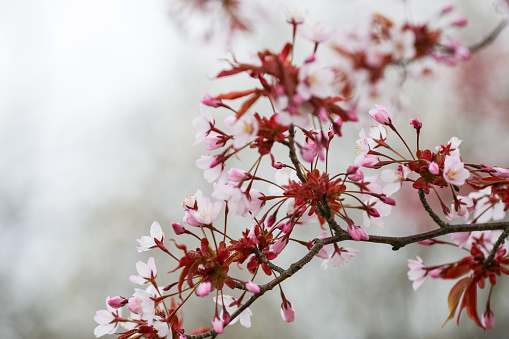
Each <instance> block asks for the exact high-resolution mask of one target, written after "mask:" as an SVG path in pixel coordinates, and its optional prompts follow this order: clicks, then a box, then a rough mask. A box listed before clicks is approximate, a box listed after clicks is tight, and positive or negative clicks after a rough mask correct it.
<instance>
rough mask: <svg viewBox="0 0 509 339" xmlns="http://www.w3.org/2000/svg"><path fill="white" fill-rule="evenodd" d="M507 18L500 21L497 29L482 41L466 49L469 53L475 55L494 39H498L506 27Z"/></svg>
mask: <svg viewBox="0 0 509 339" xmlns="http://www.w3.org/2000/svg"><path fill="white" fill-rule="evenodd" d="M507 23H508V21H507V18H506V19H504V20H502V21H501V22H500V23H499V24H498V26H497V27H495V29H494V30H493V31H492V32H491V33H490V34H489V35H488V36H486V37H485V38H484V39H483V40H481V41H479V42H478V43H476V44H474V45H472V46H470V47H468V49H469V50H470V53H475V52H478V51H480V50H481V49H483V48H485V47H487V46H488V45H489V44H491V43H492V42H493V41H495V39H496V38H497V37H498V35H499V34H500V33H501V32H502V31H503V30H504V28H505V26H507Z"/></svg>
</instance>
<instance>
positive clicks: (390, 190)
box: [380, 165, 412, 196]
mask: <svg viewBox="0 0 509 339" xmlns="http://www.w3.org/2000/svg"><path fill="white" fill-rule="evenodd" d="M411 172H412V171H411V170H410V169H409V168H408V167H406V166H401V165H400V166H398V169H397V170H396V171H395V170H391V169H388V170H383V171H382V172H381V173H380V178H381V179H382V180H383V181H385V182H387V183H388V184H387V185H385V186H384V188H383V190H382V192H383V194H385V195H387V196H391V195H393V194H394V193H396V192H397V191H399V189H400V188H401V185H402V184H403V182H404V181H405V180H406V178H407V177H408V175H409V174H410V173H411Z"/></svg>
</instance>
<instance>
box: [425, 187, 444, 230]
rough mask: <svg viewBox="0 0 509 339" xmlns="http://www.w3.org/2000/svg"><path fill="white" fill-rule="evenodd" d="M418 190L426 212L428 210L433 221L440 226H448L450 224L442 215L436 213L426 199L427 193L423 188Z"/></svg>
mask: <svg viewBox="0 0 509 339" xmlns="http://www.w3.org/2000/svg"><path fill="white" fill-rule="evenodd" d="M418 192H419V199H420V200H421V203H422V206H423V207H424V209H425V210H426V212H428V214H429V216H430V217H431V219H433V221H434V222H435V223H436V224H437V225H438V226H440V227H448V226H449V224H448V223H446V222H444V221H443V220H442V219H440V217H439V216H438V215H436V213H435V212H434V211H433V210H432V209H431V207H430V205H429V204H428V202H427V201H426V195H425V194H424V191H423V190H422V189H420V190H419V191H418Z"/></svg>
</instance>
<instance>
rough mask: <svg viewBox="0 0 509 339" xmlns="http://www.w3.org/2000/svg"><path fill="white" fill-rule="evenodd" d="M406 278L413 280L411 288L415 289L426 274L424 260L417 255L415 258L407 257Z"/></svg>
mask: <svg viewBox="0 0 509 339" xmlns="http://www.w3.org/2000/svg"><path fill="white" fill-rule="evenodd" d="M408 268H409V269H410V270H409V271H408V279H410V281H413V283H412V288H413V289H414V291H415V290H417V289H418V288H419V286H421V285H422V283H423V282H424V278H426V276H427V275H428V271H427V270H426V269H425V268H424V262H423V261H422V259H421V258H420V257H419V256H417V260H413V259H408Z"/></svg>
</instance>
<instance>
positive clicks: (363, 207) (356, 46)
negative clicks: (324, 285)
mask: <svg viewBox="0 0 509 339" xmlns="http://www.w3.org/2000/svg"><path fill="white" fill-rule="evenodd" d="M451 10H452V8H450V7H447V8H445V9H443V10H442V11H441V15H442V16H445V15H446V14H448V13H449V12H451ZM283 13H284V15H285V18H286V21H287V22H288V24H289V25H290V26H291V27H292V33H293V34H292V42H289V43H286V44H284V45H283V46H282V47H281V49H280V50H279V51H278V52H273V51H269V50H263V51H260V52H258V53H257V54H256V55H255V56H253V57H252V58H251V59H250V60H249V61H245V62H240V61H238V60H236V58H235V57H233V59H232V60H231V61H229V65H228V67H227V68H226V69H225V70H223V71H221V72H219V73H218V74H217V78H229V77H236V76H242V75H243V76H246V77H248V78H249V79H251V80H252V82H253V83H254V84H255V85H254V86H253V87H251V88H248V89H240V90H239V89H236V90H235V91H231V92H227V93H223V94H218V95H211V94H205V95H203V97H202V99H201V106H200V115H199V116H198V117H196V118H195V119H194V120H193V122H192V125H193V127H194V129H195V131H196V137H195V142H194V144H195V145H196V144H201V143H203V144H204V145H205V148H206V150H207V152H208V153H207V154H204V155H202V156H201V157H200V158H199V159H198V160H197V161H196V165H197V167H198V168H200V169H201V170H203V175H204V178H205V179H206V181H207V182H209V183H210V184H212V189H211V193H210V195H207V194H204V193H203V192H204V191H202V190H197V191H196V193H194V194H192V195H189V196H187V197H185V198H184V200H183V203H182V214H183V217H182V220H179V221H174V222H172V223H171V232H172V234H173V235H172V237H167V236H166V234H167V233H168V231H166V232H164V231H163V227H162V226H161V225H160V224H159V223H157V222H154V223H153V224H152V226H151V228H150V231H149V235H145V236H142V237H141V238H139V239H138V244H139V246H138V247H137V250H138V251H139V252H146V251H153V250H159V251H162V252H163V253H165V255H166V256H167V257H166V258H167V259H168V261H169V262H170V264H171V265H172V268H171V270H170V272H169V278H168V279H170V283H169V284H164V285H166V286H164V287H162V286H160V285H159V284H158V282H157V277H158V270H157V268H156V264H155V259H154V257H150V258H149V259H148V261H147V262H146V263H145V262H141V261H140V262H138V263H137V264H136V270H137V275H132V276H131V277H130V279H129V280H130V282H132V283H134V284H137V285H140V286H142V287H143V288H136V289H135V290H134V293H133V295H132V296H131V297H129V298H127V297H122V296H114V297H108V298H107V299H106V304H107V310H100V311H97V313H96V316H95V318H94V319H95V320H96V322H97V323H98V326H97V327H96V329H95V333H94V334H95V335H96V336H101V335H104V334H118V335H119V338H121V339H127V338H141V337H145V338H180V339H183V338H193V335H199V334H202V336H201V337H204V336H210V337H213V336H215V335H217V334H220V333H222V332H223V330H224V327H225V326H228V325H232V324H234V323H235V322H237V321H239V322H240V324H241V325H243V326H245V327H250V326H251V320H250V317H251V316H252V312H251V310H250V309H249V307H248V306H249V305H250V304H251V303H252V302H254V301H255V300H256V299H258V298H259V297H260V296H262V295H263V294H264V293H265V292H266V291H268V290H271V289H273V288H276V287H277V288H278V289H279V292H280V296H281V309H280V310H281V317H282V319H283V321H285V322H287V323H290V322H293V321H294V319H295V312H294V309H293V307H292V304H291V302H290V301H289V300H288V299H289V298H287V296H286V295H285V293H284V291H283V287H282V285H281V282H282V281H283V280H285V279H287V278H288V277H290V276H291V275H292V274H293V273H295V272H296V271H297V270H299V269H300V268H302V266H303V265H305V264H307V263H308V262H310V261H311V260H312V259H313V258H315V257H318V258H320V259H321V260H322V261H321V267H322V268H324V269H326V268H327V267H329V266H333V267H338V266H339V265H341V264H342V263H344V262H346V261H348V260H349V259H351V258H352V257H354V256H355V255H356V253H358V252H359V251H358V249H355V248H350V247H343V246H340V245H339V242H341V241H353V242H354V243H355V242H357V241H365V242H369V241H374V242H385V243H392V242H391V241H392V240H391V239H393V238H389V237H387V238H383V237H380V236H371V235H370V234H368V228H369V227H370V226H371V225H372V224H375V225H377V226H383V225H384V223H385V222H384V218H385V217H387V216H389V215H390V214H391V212H392V209H393V208H394V206H396V200H395V198H394V197H395V196H396V193H397V192H398V191H399V190H400V188H401V187H402V185H406V184H408V185H411V186H412V187H413V188H414V189H416V190H417V191H418V192H419V195H420V196H421V200H422V201H423V205H424V208H425V209H426V210H427V211H428V213H429V214H430V215H431V216H432V218H433V220H435V222H436V223H437V224H438V226H440V227H442V228H447V227H451V226H450V225H449V224H446V223H445V222H443V221H441V219H440V218H439V217H438V216H437V215H436V214H435V213H434V212H433V211H431V210H430V208H429V206H428V205H427V202H426V198H425V196H429V195H430V194H435V196H436V197H437V199H438V201H439V202H440V204H441V206H442V210H443V212H444V215H445V217H446V218H447V219H449V220H453V219H455V218H460V219H462V220H463V222H464V223H465V224H469V225H476V224H480V223H485V222H488V221H490V220H501V219H502V218H503V217H504V216H505V211H506V210H507V209H508V208H509V170H508V169H505V168H501V167H496V166H494V167H489V166H486V165H484V164H479V165H476V164H470V163H465V162H464V161H463V159H462V157H461V155H460V150H459V146H460V145H461V143H462V140H460V139H458V138H457V137H452V138H450V140H449V141H448V142H447V143H444V144H441V145H438V146H437V147H436V148H434V149H433V150H432V149H421V148H420V143H419V137H420V132H421V129H422V128H423V125H422V123H421V122H420V121H419V120H418V119H417V118H414V119H412V120H411V121H410V124H411V126H413V128H414V130H415V133H416V136H417V138H416V140H417V143H416V145H415V148H414V150H412V148H411V147H410V145H409V142H407V140H405V139H404V138H403V137H402V135H401V134H400V132H399V131H398V129H397V127H396V124H395V122H393V120H394V121H395V120H396V119H395V118H394V117H393V116H392V115H391V114H389V112H388V109H387V108H386V107H385V106H383V105H379V104H376V105H374V107H371V109H370V110H369V111H368V112H360V111H359V109H358V105H357V103H355V102H354V101H352V100H351V98H350V94H351V93H350V92H352V91H353V92H355V93H357V94H359V93H361V92H362V91H361V90H360V87H359V86H358V85H357V83H368V84H371V85H374V84H376V83H378V81H380V80H381V79H382V78H383V76H384V72H385V68H387V67H388V66H390V65H392V66H402V65H406V64H409V63H411V62H413V61H416V60H418V59H420V58H424V57H426V56H428V57H432V58H433V60H435V61H436V62H445V63H447V64H455V63H456V62H458V61H460V60H463V59H465V58H467V57H468V53H467V51H468V49H465V48H464V47H461V46H460V45H459V44H458V43H456V42H454V41H453V40H451V39H448V38H444V36H443V34H442V30H441V29H432V28H430V26H429V25H428V24H423V25H413V24H410V23H405V24H403V25H401V26H398V25H395V24H394V23H393V22H392V21H390V20H389V19H387V18H385V17H383V16H381V15H373V16H372V17H371V20H370V21H369V25H368V26H367V27H365V28H364V29H361V30H358V31H355V32H353V31H352V32H350V33H349V34H347V35H346V36H345V35H343V36H342V37H343V38H342V39H343V41H342V42H338V41H334V43H333V49H334V50H336V51H337V52H338V53H339V54H340V55H342V56H343V58H346V59H349V60H350V62H351V63H350V66H351V69H350V71H349V72H348V74H350V75H351V74H364V75H362V77H364V80H363V81H360V80H351V79H349V80H348V81H349V82H350V84H349V85H348V86H349V88H350V89H349V90H348V91H346V92H345V90H344V88H345V87H343V89H342V90H338V83H339V82H341V81H345V79H346V78H345V77H344V75H345V74H346V73H345V72H343V71H338V69H334V68H333V67H327V66H326V65H325V64H324V63H322V61H321V59H320V56H319V54H318V47H319V46H321V45H322V44H324V43H326V42H330V41H333V39H335V37H337V35H338V33H337V32H336V31H333V30H331V29H330V28H329V26H328V25H326V24H324V23H317V24H315V25H314V26H311V25H308V24H307V23H306V22H305V21H306V17H307V14H305V13H302V12H298V11H289V10H287V9H284V10H283ZM465 24H466V21H465V20H464V19H456V20H454V21H453V22H452V25H453V26H456V27H460V26H464V25H465ZM301 38H302V39H307V40H310V41H312V42H313V43H314V48H313V50H312V51H311V52H310V54H309V55H308V56H307V57H306V58H305V59H304V60H300V61H296V60H294V49H295V44H296V43H297V42H298V40H297V39H301ZM444 39H445V40H444ZM353 41H356V43H352V42H353ZM356 76H357V75H356ZM354 83H355V86H354V85H353V84H354ZM263 102H264V103H265V104H266V105H265V106H263V105H262V103H263ZM264 107H270V108H271V109H270V110H268V111H267V109H266V108H264ZM212 109H218V110H220V111H223V112H228V113H229V115H228V116H227V117H226V118H225V119H224V120H223V121H220V122H216V119H215V118H214V116H213V115H212V113H211V112H210V110H212ZM360 113H363V114H364V115H366V116H371V118H372V119H374V120H375V121H376V122H377V125H376V126H373V127H371V128H370V129H369V131H368V132H366V130H364V129H362V130H361V131H360V133H359V137H360V138H359V140H358V141H357V143H356V146H355V153H357V157H356V158H355V160H353V161H352V163H351V165H350V166H346V168H340V169H332V168H331V167H332V166H329V155H330V154H331V150H332V148H333V147H337V146H338V145H341V143H340V142H338V140H339V139H340V138H341V137H342V134H343V133H342V129H343V128H345V127H344V125H345V124H347V123H348V125H350V126H354V122H355V121H358V120H359V119H358V114H360ZM393 137H397V140H399V142H401V144H402V146H403V148H404V149H405V152H401V151H398V149H399V148H401V147H396V146H395V145H394V144H393V141H389V140H390V139H391V138H393ZM400 146H401V145H400ZM352 149H353V147H352ZM278 150H284V151H285V153H286V154H287V156H286V155H285V156H281V152H278ZM248 152H250V153H251V155H253V154H254V159H255V160H252V161H251V162H250V163H249V162H247V161H244V162H243V165H244V167H243V168H237V167H234V166H232V161H231V160H232V159H239V158H240V157H241V156H244V155H245V154H247V153H248ZM402 153H404V154H407V155H402ZM368 171H370V172H375V173H376V174H374V175H368V174H370V172H368ZM267 172H269V173H270V174H266V173H267ZM467 186H468V187H469V189H470V192H469V193H468V194H465V195H460V194H459V192H460V190H461V189H462V188H463V187H467ZM444 191H445V192H446V193H447V194H448V192H449V191H450V192H452V193H451V194H450V197H449V196H447V195H446V193H443V192H444ZM447 199H450V203H449V202H447ZM239 219H240V220H243V221H244V223H245V224H244V225H243V226H239V224H238V223H237V222H236V221H235V222H233V221H232V220H239ZM167 226H169V225H167ZM302 228H307V229H309V230H311V233H314V237H313V238H311V239H310V238H309V235H308V236H304V235H303V233H304V232H300V231H299V229H302ZM232 229H233V230H234V231H232ZM234 234H239V235H237V236H234ZM306 234H308V233H306ZM444 234H445V233H444ZM505 236H507V234H506V232H503V233H500V232H495V231H493V232H490V231H482V232H471V233H458V234H453V235H451V237H452V239H453V242H452V243H448V242H446V241H442V240H438V239H435V238H434V237H430V238H429V239H426V240H425V241H422V242H421V244H424V245H433V244H445V243H448V244H452V245H454V246H455V247H458V248H464V249H468V251H469V253H470V255H469V256H467V257H465V258H463V259H461V260H459V261H458V262H456V263H453V264H446V265H438V266H432V267H426V266H424V264H423V262H422V260H421V259H420V258H418V259H417V261H415V260H409V267H410V272H409V278H410V280H412V281H413V282H414V283H413V286H414V289H416V288H417V287H419V285H420V284H422V282H423V280H424V278H425V277H426V276H428V275H429V276H430V277H432V278H442V279H453V278H459V277H462V276H464V275H467V274H469V273H471V275H470V276H469V277H465V278H463V279H461V280H460V281H459V282H458V283H457V285H455V287H454V288H453V290H452V291H451V295H450V296H449V307H450V310H451V316H450V317H449V318H452V317H454V315H455V312H456V309H457V306H458V304H459V300H460V296H461V295H463V301H462V304H461V306H460V311H459V313H461V310H462V309H463V308H466V310H467V314H468V316H469V317H470V318H471V319H472V320H474V322H475V323H476V324H477V325H479V326H480V327H483V328H484V329H489V328H491V327H493V319H494V315H493V312H492V310H491V309H490V303H489V300H490V298H488V303H487V308H486V312H485V315H484V316H483V317H482V320H481V319H479V317H478V315H477V306H476V301H475V300H476V296H477V294H476V291H477V286H479V287H480V288H483V287H484V286H485V284H490V285H491V286H493V285H494V284H495V282H496V278H497V277H498V276H500V275H501V274H508V273H509V270H508V269H507V268H506V267H505V266H506V265H508V264H509V258H508V256H507V251H508V250H509V249H508V248H507V245H506V244H505V243H504V240H505ZM193 242H195V243H196V247H194V249H191V248H188V247H190V245H189V243H193ZM414 242H416V241H414ZM289 244H291V245H292V246H295V247H297V248H300V249H301V250H304V252H305V253H307V254H306V255H305V256H304V257H302V259H300V260H298V261H296V263H298V264H296V265H292V266H290V267H289V268H288V269H286V270H285V269H283V268H281V267H279V266H277V265H276V262H277V260H276V259H277V258H278V257H280V256H282V255H289V256H290V255H291V254H289V253H294V252H291V251H289V250H287V249H288V248H290V246H289ZM165 266H166V267H167V266H168V265H165ZM255 281H256V282H255ZM490 295H491V294H490ZM209 296H210V298H211V301H212V302H210V303H209V305H211V307H210V311H209V313H210V319H211V320H210V324H207V325H208V326H205V327H200V328H197V329H194V330H191V331H186V330H185V329H184V323H183V315H184V310H185V304H186V302H187V301H188V300H189V299H190V298H191V297H198V298H209ZM124 312H129V313H128V315H127V316H123V314H124ZM458 319H459V315H458ZM121 328H122V329H121Z"/></svg>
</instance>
